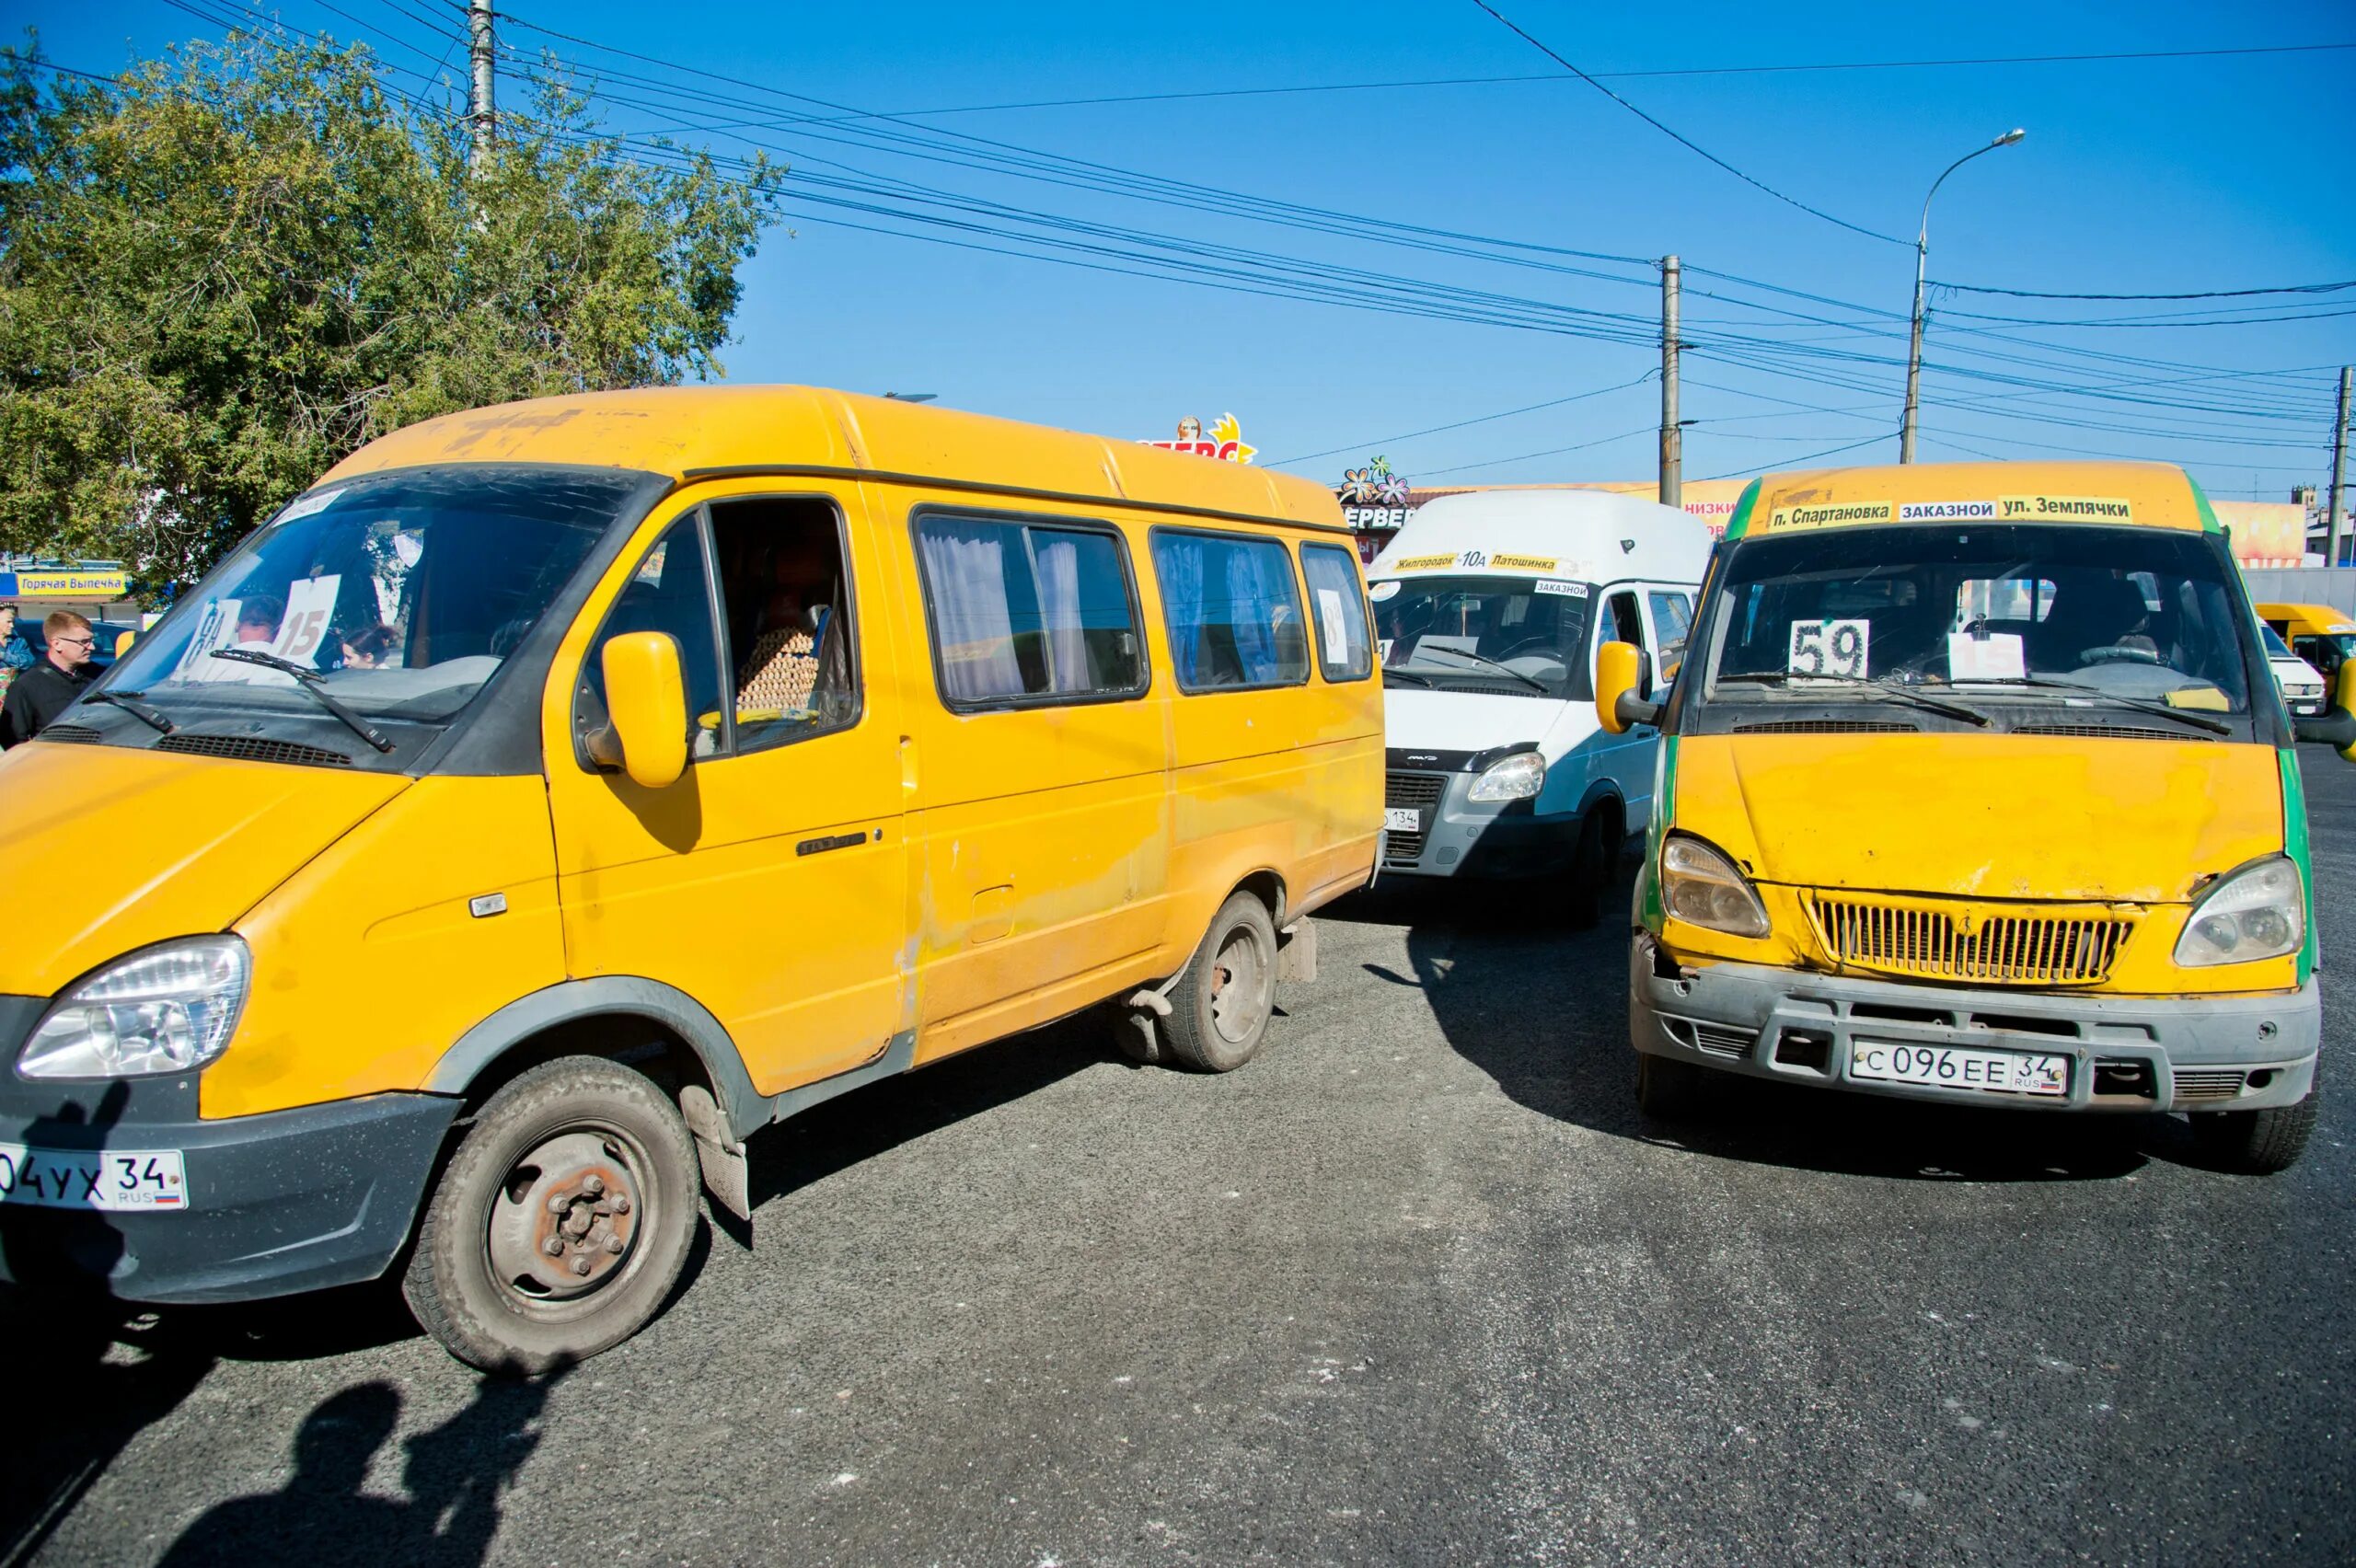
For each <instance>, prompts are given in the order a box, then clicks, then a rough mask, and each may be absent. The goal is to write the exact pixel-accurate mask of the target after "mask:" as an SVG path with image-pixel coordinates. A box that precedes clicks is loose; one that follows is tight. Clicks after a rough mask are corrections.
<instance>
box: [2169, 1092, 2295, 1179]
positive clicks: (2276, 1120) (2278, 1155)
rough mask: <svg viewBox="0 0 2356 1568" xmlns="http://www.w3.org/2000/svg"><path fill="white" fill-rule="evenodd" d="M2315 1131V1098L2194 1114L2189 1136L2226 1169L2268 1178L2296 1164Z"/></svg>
mask: <svg viewBox="0 0 2356 1568" xmlns="http://www.w3.org/2000/svg"><path fill="white" fill-rule="evenodd" d="M2315 1129H2316V1096H2315V1094H2314V1093H2313V1092H2312V1091H2310V1092H2309V1094H2308V1095H2307V1097H2306V1098H2305V1099H2304V1100H2302V1101H2299V1102H2298V1103H2297V1104H2296V1105H2278V1106H2275V1107H2273V1108H2272V1109H2271V1110H2267V1111H2196V1112H2194V1113H2192V1136H2193V1137H2194V1138H2196V1139H2197V1140H2199V1142H2200V1147H2201V1148H2202V1149H2203V1150H2204V1151H2205V1152H2206V1153H2207V1154H2208V1155H2209V1156H2210V1158H2211V1159H2214V1160H2216V1161H2217V1162H2218V1163H2219V1164H2221V1165H2223V1166H2224V1167H2225V1168H2226V1169H2228V1170H2238V1171H2241V1172H2243V1173H2245V1174H2246V1175H2251V1176H2272V1175H2274V1174H2276V1173H2277V1172H2279V1171H2283V1170H2290V1169H2291V1167H2292V1166H2293V1165H2296V1164H2298V1163H2299V1157H2300V1156H2301V1155H2303V1154H2304V1153H2305V1152H2306V1151H2307V1136H2308V1135H2309V1134H2311V1133H2313V1132H2314V1131H2315Z"/></svg>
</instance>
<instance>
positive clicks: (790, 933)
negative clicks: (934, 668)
mask: <svg viewBox="0 0 2356 1568" xmlns="http://www.w3.org/2000/svg"><path fill="white" fill-rule="evenodd" d="M755 489H756V487H755V486H753V485H751V484H748V483H746V482H744V481H738V482H736V483H735V484H733V485H731V486H725V487H715V488H713V489H711V490H708V491H706V492H704V494H703V496H702V497H701V499H703V500H705V501H708V502H709V503H710V507H709V512H708V513H707V514H706V521H705V522H704V523H703V526H705V527H708V528H709V529H710V537H712V538H713V539H714V540H716V541H717V545H716V547H715V548H712V550H711V551H710V553H711V554H712V556H713V557H715V558H716V559H718V562H719V572H720V577H721V580H722V615H723V616H724V617H726V620H727V625H726V626H725V628H723V629H722V630H721V631H720V632H717V633H714V632H712V631H710V629H709V628H694V629H691V630H690V631H689V632H687V634H685V635H684V636H683V641H691V640H693V639H694V638H695V637H697V636H702V637H705V638H707V639H709V640H711V641H715V642H717V643H718V645H719V647H720V648H721V649H724V650H725V651H726V657H725V658H722V657H721V656H720V654H718V653H717V652H715V651H712V650H710V649H708V648H707V649H691V650H689V651H690V654H691V655H692V656H694V657H699V658H702V659H705V660H717V661H718V662H719V663H721V664H722V666H723V669H722V685H723V686H724V687H725V688H726V689H723V690H722V691H720V692H719V694H718V695H716V696H715V695H713V694H712V693H710V692H707V693H706V694H705V696H704V697H703V698H701V699H699V698H697V696H696V690H695V686H694V683H693V682H692V681H691V682H690V687H689V692H690V702H689V706H690V709H692V710H696V711H698V712H699V721H698V731H699V733H698V735H697V737H696V739H695V742H694V745H693V747H692V749H693V750H694V751H695V752H696V753H697V755H694V756H693V758H692V759H691V761H690V763H689V766H688V767H687V772H686V774H685V775H684V776H683V777H682V778H680V780H679V781H678V782H677V783H676V784H673V785H671V786H669V787H667V788H665V789H662V790H645V789H641V788H640V787H639V786H637V785H635V784H633V783H631V782H630V781H629V778H627V777H626V776H624V775H621V774H618V773H599V772H594V771H591V770H590V769H588V768H586V767H582V766H580V765H579V764H577V763H576V762H575V761H574V738H573V736H574V729H575V725H576V720H575V715H574V702H573V698H574V690H573V686H572V683H567V682H552V683H551V688H550V692H549V702H548V706H547V709H546V713H545V716H544V722H545V724H546V731H547V747H548V755H549V800H550V802H551V806H552V808H553V812H554V816H555V823H556V843H557V860H558V872H559V878H560V890H561V893H562V897H563V901H564V928H565V943H566V952H567V959H568V963H569V965H570V967H571V970H572V973H573V974H575V975H578V976H589V975H598V974H635V975H645V976H648V977H650V978H653V979H656V980H660V981H664V982H665V983H667V984H669V985H673V986H677V987H678V988H679V989H681V990H683V991H685V992H687V994H688V995H690V996H692V997H695V998H696V999H697V1000H698V1001H699V1002H701V1003H702V1004H703V1005H704V1006H705V1007H706V1008H708V1009H710V1010H711V1012H712V1013H713V1014H714V1016H716V1017H717V1018H719V1020H721V1022H722V1024H723V1025H725V1026H726V1027H727V1029H728V1031H729V1032H730V1033H731V1034H732V1035H733V1037H734V1038H735V1041H736V1044H737V1048H738V1050H739V1051H740V1052H741V1053H742V1054H743V1055H744V1058H745V1067H746V1069H747V1070H748V1071H749V1073H750V1074H751V1076H752V1079H753V1083H754V1086H755V1087H756V1089H758V1090H760V1091H761V1092H763V1093H765V1094H774V1093H777V1092H780V1090H786V1089H790V1088H792V1087H795V1086H796V1085H799V1084H803V1083H807V1082H810V1081H813V1080H814V1079H817V1078H826V1077H829V1076H831V1075H833V1074H835V1073H837V1072H841V1071H844V1070H846V1069H847V1068H849V1067H853V1066H858V1065H860V1063H862V1062H864V1061H867V1060H869V1059H870V1058H872V1057H873V1056H875V1055H878V1054H880V1053H881V1052H882V1051H883V1049H884V1047H885V1046H886V1045H887V1044H888V1043H890V1040H891V1038H892V1036H893V1034H894V1033H895V1032H896V1031H897V1030H898V1029H899V1028H900V1027H901V1026H902V1024H901V1019H902V1014H903V1011H904V1010H905V1009H904V1007H903V991H904V986H905V982H904V977H903V973H902V965H901V951H902V939H903V934H904V919H903V912H904V907H905V904H904V899H905V887H906V881H907V858H906V845H905V842H904V839H903V837H902V834H901V798H902V794H903V791H902V788H901V768H902V758H901V752H900V741H901V731H900V729H899V726H898V723H897V711H896V710H897V686H896V683H895V681H894V679H892V678H891V670H892V653H891V641H890V639H889V637H888V635H883V636H879V635H878V634H877V631H876V623H877V622H879V621H880V617H878V616H876V615H874V614H873V612H872V609H871V606H872V605H875V604H878V603H880V602H881V600H882V597H883V595H882V594H881V593H880V592H879V591H878V589H877V587H876V585H877V584H878V583H879V582H880V578H879V575H878V567H877V563H876V557H875V543H874V539H873V536H872V530H871V529H870V528H869V526H868V524H867V519H866V513H865V509H864V506H863V504H862V503H861V502H860V500H859V492H858V491H857V490H856V489H855V488H848V487H847V488H846V489H845V490H843V491H842V492H841V493H838V494H821V495H815V496H814V495H811V494H810V493H809V492H808V490H807V488H806V487H797V490H798V492H799V494H798V497H797V498H789V499H787V500H782V501H780V500H773V499H771V498H768V497H765V496H756V495H753V494H748V493H747V492H748V491H749V490H755ZM756 509H758V510H756ZM822 520H823V522H822ZM837 520H838V521H839V523H840V525H841V526H842V527H843V530H844V532H843V537H845V538H847V539H848V542H849V561H848V567H849V570H848V572H847V573H846V572H843V571H839V570H838V569H839V567H840V565H841V564H842V563H840V562H839V561H837V563H836V566H837V571H835V573H834V575H833V577H832V578H831V579H830V581H831V582H833V584H834V588H833V591H832V592H833V595H834V596H835V598H836V601H837V602H834V603H832V604H828V605H817V606H812V605H803V604H799V603H797V602H795V599H796V597H797V595H794V594H786V593H785V592H784V591H783V590H782V589H780V590H778V591H777V593H776V594H770V595H768V599H769V600H775V599H779V598H781V599H783V600H785V601H786V602H785V603H784V605H782V607H780V605H778V604H777V603H774V602H764V603H763V604H760V605H755V603H754V601H756V600H764V595H765V594H766V593H767V589H768V577H767V576H766V575H765V573H766V572H767V571H768V566H769V565H771V564H774V563H773V562H772V561H771V560H770V559H769V558H768V556H764V555H763V554H762V553H761V552H762V551H763V550H765V549H767V550H770V551H771V553H772V554H775V553H777V552H780V551H790V550H791V549H792V548H796V547H792V546H789V545H787V544H785V543H782V542H780V541H785V540H787V539H788V538H789V537H790V538H791V539H793V540H803V539H806V538H816V537H820V536H823V534H824V533H826V531H827V530H829V529H831V527H832V526H834V525H835V523H836V522H837ZM740 525H741V526H740ZM681 526H684V527H685V528H687V529H690V530H692V529H694V528H696V527H697V526H698V522H697V518H696V509H695V508H693V507H687V508H674V509H672V510H670V511H668V512H665V513H659V514H658V515H657V517H656V518H655V519H654V520H653V521H652V522H650V524H649V525H647V526H646V527H644V528H643V529H641V536H640V539H639V540H638V541H637V544H636V548H633V549H632V550H630V551H627V552H625V554H624V556H623V559H622V562H621V564H620V565H619V566H618V568H617V569H616V571H614V572H613V573H612V574H611V576H610V579H609V581H608V582H606V584H604V585H603V587H602V589H601V592H600V595H599V597H598V598H597V599H596V600H595V602H594V603H595V605H598V606H605V605H613V606H614V607H615V608H614V618H613V622H612V624H614V625H615V626H617V627H619V626H620V625H621V623H622V622H623V621H624V620H627V619H630V618H633V617H636V618H648V617H653V619H655V620H662V619H664V617H669V618H670V619H673V620H677V619H679V618H680V617H689V616H691V615H692V613H693V609H694V606H693V605H692V604H691V600H692V592H691V589H692V581H691V575H690V578H689V579H684V580H682V581H681V582H677V583H674V582H671V581H670V577H671V567H672V566H673V565H674V564H676V563H674V562H669V561H655V559H654V552H655V551H656V550H657V548H661V549H664V550H668V549H671V548H682V549H687V550H690V551H692V549H693V547H692V546H691V545H690V544H689V542H688V541H689V539H690V535H689V534H687V533H676V532H673V530H674V529H676V528H678V527H681ZM748 561H750V562H752V564H747V562H748ZM650 562H653V564H654V567H655V569H654V570H652V571H650V565H649V563H650ZM690 566H691V567H692V570H693V571H700V566H699V564H695V563H693V562H690ZM789 575H791V570H790V568H789V567H787V566H780V567H778V568H777V571H776V572H775V577H776V579H777V581H778V582H783V581H784V580H785V579H786V578H787V577H788V576H789ZM846 579H847V583H848V585H847V586H846V582H845V580H846ZM633 594H643V595H645V598H644V601H643V603H642V605H641V607H640V608H639V609H637V610H633V609H632V607H631V606H632V597H631V596H632V595H633ZM802 596H806V594H804V595H802ZM814 608H818V609H825V610H826V611H827V612H828V614H827V616H826V618H825V620H824V621H823V622H822V623H821V625H822V626H823V627H824V628H827V629H824V630H822V631H821V632H820V633H819V635H818V638H817V639H816V640H812V645H813V646H814V647H816V648H819V649H824V648H825V647H826V646H827V645H826V643H825V642H824V641H823V639H824V637H826V636H830V635H831V636H837V637H841V638H843V639H845V641H844V642H843V643H841V644H840V648H841V655H840V656H841V657H842V659H843V661H844V663H843V665H842V674H843V678H844V679H846V680H848V681H849V685H850V690H851V692H852V693H855V694H856V697H857V699H858V702H859V707H858V709H857V714H856V718H855V719H849V718H848V717H847V710H846V714H838V715H836V716H834V717H830V718H823V719H822V718H813V719H811V720H809V721H808V724H807V727H808V728H810V730H811V731H812V732H809V733H806V734H801V735H800V736H799V738H794V739H791V740H790V741H781V740H779V739H777V738H776V737H777V735H778V734H779V733H780V732H779V729H778V726H780V724H782V725H784V726H786V729H787V731H789V732H791V728H792V726H793V725H794V724H798V723H803V721H802V720H800V719H798V718H792V717H788V718H784V719H780V717H779V715H780V713H783V714H786V715H789V716H791V715H798V714H801V713H803V712H805V711H812V712H814V711H815V710H816V709H818V708H820V707H823V706H824V704H823V703H822V701H821V698H819V696H818V694H817V693H816V692H815V691H814V689H813V687H812V682H813V680H814V679H815V680H817V681H819V682H821V683H824V682H826V680H827V677H826V676H825V675H819V676H815V677H813V676H812V675H810V674H808V673H807V672H806V671H805V672H804V674H803V676H802V678H801V679H800V680H799V681H798V682H797V681H796V680H795V679H794V678H793V676H792V674H791V671H790V670H788V669H786V668H785V667H784V665H781V664H778V663H773V662H772V644H773V643H775V642H777V640H778V639H777V638H776V637H773V636H771V635H769V634H768V633H765V632H763V631H762V630H761V619H762V617H763V616H765V615H768V614H769V613H770V612H772V611H775V612H777V613H778V614H779V615H780V616H781V617H784V620H783V621H781V622H780V624H784V621H796V622H806V621H807V620H808V619H809V618H810V617H811V615H812V612H813V610H814ZM594 620H595V611H593V613H592V614H591V615H589V616H585V617H583V628H586V627H587V626H588V625H589V624H590V623H591V622H592V621H594ZM583 628H576V629H575V632H574V634H573V635H572V637H570V638H569V639H568V640H567V643H566V647H565V649H564V650H563V651H562V652H561V653H560V656H559V660H558V664H557V668H558V669H559V670H560V671H574V672H583V671H586V670H587V669H588V668H589V662H590V661H591V660H593V659H594V657H595V646H594V643H593V642H592V640H591V637H590V634H589V632H588V631H587V630H585V629H583ZM631 629H639V628H635V627H633V628H631ZM654 629H664V627H662V626H656V627H654ZM803 656H804V655H803V654H800V653H795V652H793V651H791V648H788V649H786V650H785V651H783V652H782V653H781V654H779V655H778V657H780V658H782V659H784V660H785V662H786V663H787V664H790V663H791V662H792V661H793V660H795V659H799V658H802V657H803ZM808 657H810V658H811V659H812V660H813V662H814V663H824V660H823V657H822V656H821V655H820V654H817V653H812V654H810V655H808ZM755 663H760V665H761V667H760V668H759V669H758V670H756V669H755V668H754V667H753V666H754V664H755ZM729 666H733V667H729ZM780 693H782V694H783V695H782V696H780V695H779V694H780ZM837 695H844V694H840V693H838V694H837ZM804 704H808V705H811V706H810V708H809V709H805V708H804V707H803V705H804ZM723 706H725V707H727V708H729V709H730V715H729V717H730V719H731V721H733V732H734V734H735V737H736V741H735V749H733V751H732V750H731V749H730V746H729V743H728V742H727V740H726V739H725V737H726V734H727V733H728V732H729V729H730V728H731V727H732V726H731V724H724V723H723V722H722V713H721V712H720V709H721V708H722V707H723ZM828 724H834V725H836V726H837V727H833V728H826V725H828Z"/></svg>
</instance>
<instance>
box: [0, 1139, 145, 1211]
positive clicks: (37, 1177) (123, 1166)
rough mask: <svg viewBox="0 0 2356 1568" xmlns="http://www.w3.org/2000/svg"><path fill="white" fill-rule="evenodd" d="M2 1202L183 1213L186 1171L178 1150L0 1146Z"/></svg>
mask: <svg viewBox="0 0 2356 1568" xmlns="http://www.w3.org/2000/svg"><path fill="white" fill-rule="evenodd" d="M0 1204H29V1205H35V1206H37V1207H40V1208H73V1209H111V1210H122V1209H184V1208H186V1207H188V1173H187V1171H186V1170H183V1169H182V1167H181V1164H180V1151H179V1149H176V1148H143V1149H130V1148H109V1149H60V1148H27V1147H25V1146H24V1145H22V1144H5V1143H0Z"/></svg>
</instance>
